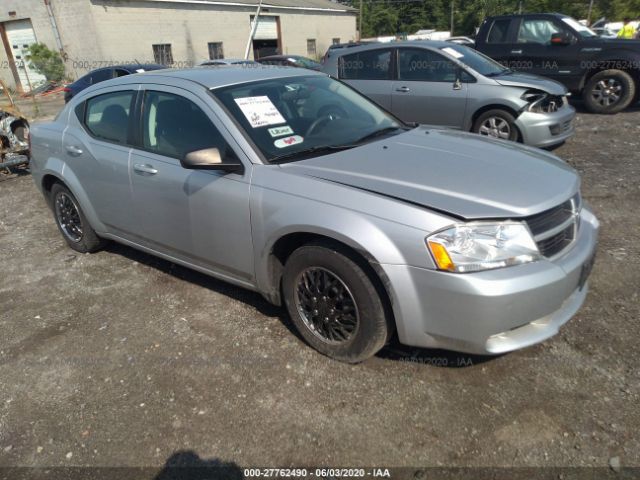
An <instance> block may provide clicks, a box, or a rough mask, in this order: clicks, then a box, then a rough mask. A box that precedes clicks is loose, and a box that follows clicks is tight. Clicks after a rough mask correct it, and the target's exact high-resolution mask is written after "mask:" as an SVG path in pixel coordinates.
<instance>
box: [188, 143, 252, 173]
mask: <svg viewBox="0 0 640 480" xmlns="http://www.w3.org/2000/svg"><path fill="white" fill-rule="evenodd" d="M180 165H182V167H183V168H187V169H189V170H222V171H224V172H229V173H232V172H236V173H240V172H242V171H243V170H244V167H243V165H242V162H240V160H238V159H236V158H222V156H221V155H220V150H218V149H217V148H205V149H203V150H196V151H194V152H189V153H187V154H186V155H185V156H184V158H183V159H182V160H180Z"/></svg>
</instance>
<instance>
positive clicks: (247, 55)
mask: <svg viewBox="0 0 640 480" xmlns="http://www.w3.org/2000/svg"><path fill="white" fill-rule="evenodd" d="M261 9H262V0H260V3H258V10H257V11H256V16H255V18H254V19H253V25H252V26H251V33H250V34H249V40H248V41H247V49H246V50H245V51H244V59H245V60H247V59H248V58H249V50H250V49H251V41H252V40H253V36H254V35H255V34H256V30H257V28H258V22H259V21H260V10H261ZM254 54H255V52H254Z"/></svg>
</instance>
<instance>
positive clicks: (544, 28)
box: [518, 20, 563, 45]
mask: <svg viewBox="0 0 640 480" xmlns="http://www.w3.org/2000/svg"><path fill="white" fill-rule="evenodd" d="M562 31H563V30H562V29H561V28H560V27H558V26H557V25H556V24H555V23H553V22H552V21H550V20H523V22H522V24H520V29H519V30H518V43H539V44H542V45H549V44H550V43H551V36H552V35H553V34H554V33H560V32H562Z"/></svg>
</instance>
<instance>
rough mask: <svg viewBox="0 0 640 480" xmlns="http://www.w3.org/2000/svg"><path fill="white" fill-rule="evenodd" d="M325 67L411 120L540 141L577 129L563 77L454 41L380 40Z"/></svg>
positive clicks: (550, 142) (560, 138)
mask: <svg viewBox="0 0 640 480" xmlns="http://www.w3.org/2000/svg"><path fill="white" fill-rule="evenodd" d="M322 71H323V72H325V73H328V74H330V75H331V76H333V77H334V78H339V79H341V80H343V81H345V82H346V83H348V84H349V85H352V86H353V87H354V88H356V89H357V90H359V91H360V92H361V93H363V94H365V95H367V96H368V97H369V98H371V99H372V100H374V101H375V102H377V103H378V104H379V105H381V106H382V107H383V108H386V109H387V110H388V111H390V112H392V113H393V114H394V115H396V116H398V117H399V118H401V119H402V120H404V121H405V122H415V123H420V124H430V125H442V126H446V127H452V128H457V129H461V130H464V131H471V132H475V133H479V134H481V135H487V136H490V137H497V138H502V139H505V140H514V141H520V142H523V143H526V144H527V145H532V146H536V147H550V146H554V145H558V144H560V143H562V142H564V141H565V140H567V139H568V138H569V137H571V136H572V135H573V133H574V126H573V123H572V122H573V119H574V117H575V110H574V109H573V107H572V106H571V105H569V102H568V101H567V94H568V92H567V89H566V88H565V87H564V86H563V85H562V84H560V83H558V82H556V81H554V80H549V79H546V78H543V77H539V76H537V75H531V74H525V73H518V72H514V71H512V70H509V69H507V68H505V67H503V66H502V65H500V64H499V63H497V62H495V61H494V60H492V59H490V58H489V57H486V56H485V55H483V54H481V53H479V52H477V51H475V50H473V49H472V48H469V47H466V46H463V45H457V44H455V43H451V42H435V41H408V42H395V43H388V44H384V43H375V44H368V45H363V46H359V47H353V48H349V49H338V50H330V51H329V52H328V53H327V55H326V57H325V59H324V63H323V68H322ZM338 113H339V112H338Z"/></svg>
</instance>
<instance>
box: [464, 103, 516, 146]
mask: <svg viewBox="0 0 640 480" xmlns="http://www.w3.org/2000/svg"><path fill="white" fill-rule="evenodd" d="M471 131H472V132H474V133H477V134H479V135H483V136H485V137H491V138H500V139H502V140H511V141H512V142H517V141H518V137H519V135H518V127H517V126H516V119H515V117H514V116H513V115H511V113H509V112H507V111H506V110H502V109H495V110H488V111H486V112H484V113H483V114H482V115H480V116H479V117H478V118H477V119H476V121H475V122H474V123H473V128H472V130H471Z"/></svg>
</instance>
